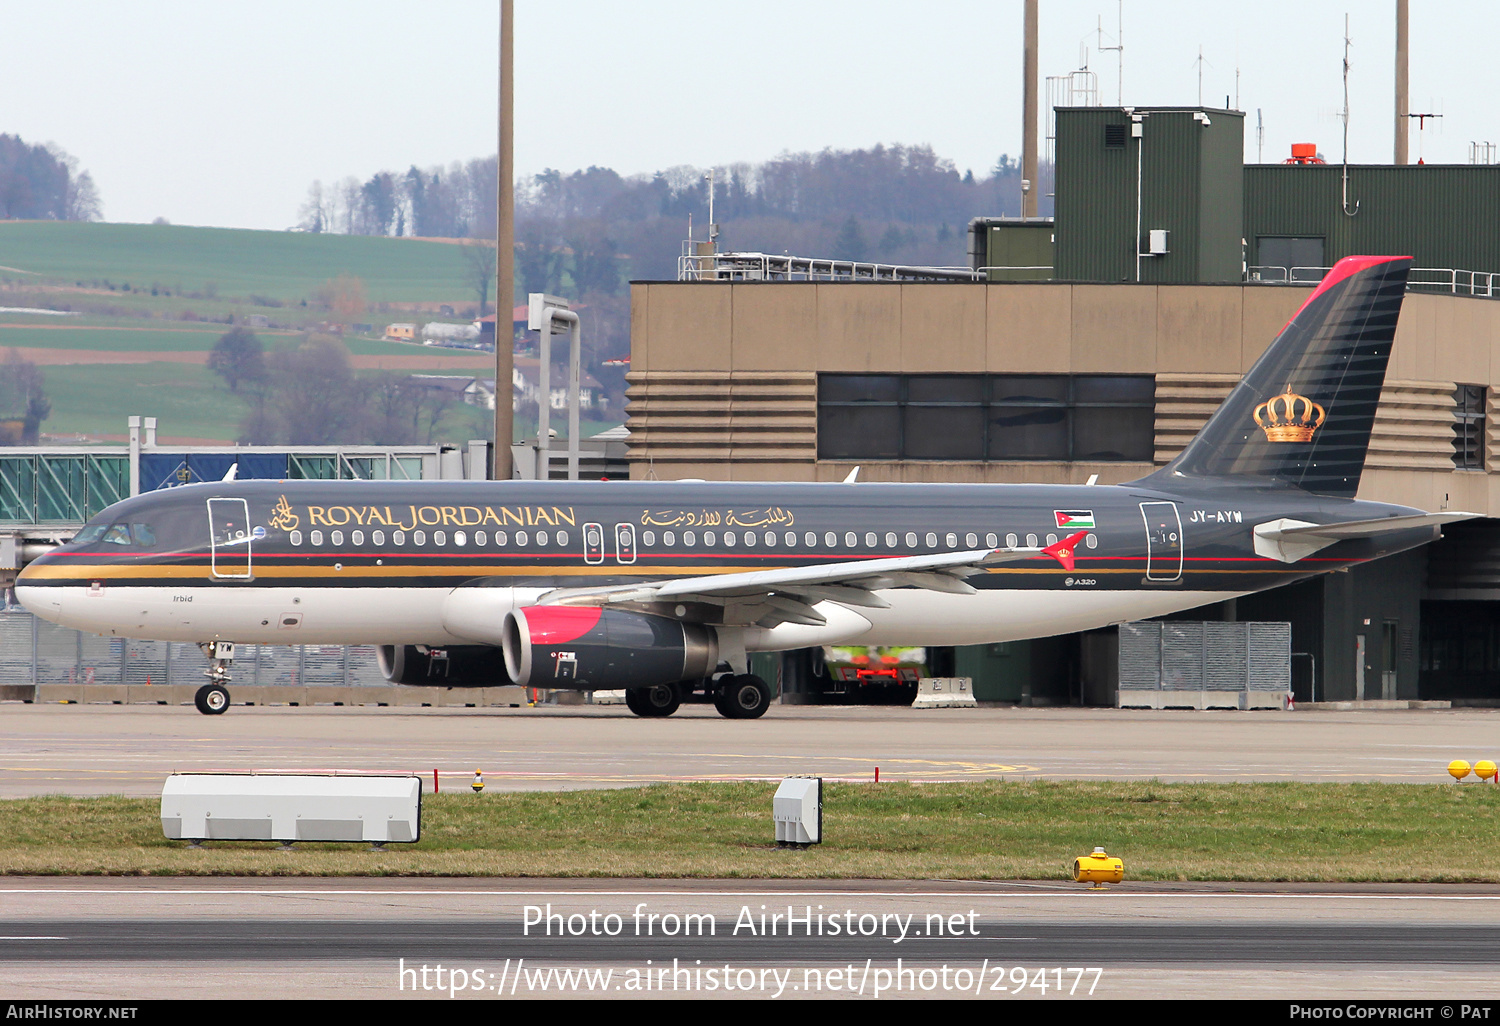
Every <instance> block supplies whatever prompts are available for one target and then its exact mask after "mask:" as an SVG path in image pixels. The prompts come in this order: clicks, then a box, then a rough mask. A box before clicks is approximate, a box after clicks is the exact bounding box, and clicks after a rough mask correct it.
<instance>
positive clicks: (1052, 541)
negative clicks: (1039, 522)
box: [1047, 534, 1057, 545]
mask: <svg viewBox="0 0 1500 1026" xmlns="http://www.w3.org/2000/svg"><path fill="white" fill-rule="evenodd" d="M1047 544H1048V545H1056V544H1057V535H1055V534H1049V535H1047Z"/></svg>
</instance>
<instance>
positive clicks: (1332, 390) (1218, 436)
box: [1141, 256, 1412, 498]
mask: <svg viewBox="0 0 1500 1026" xmlns="http://www.w3.org/2000/svg"><path fill="white" fill-rule="evenodd" d="M1411 265H1412V261H1411V258H1410V257H1390V256H1358V257H1345V258H1344V259H1343V260H1340V261H1339V262H1338V264H1337V265H1336V266H1335V267H1334V268H1333V269H1332V270H1331V271H1329V272H1328V275H1327V277H1325V278H1324V279H1323V282H1322V284H1320V285H1319V286H1318V287H1317V289H1316V290H1314V292H1313V294H1312V295H1311V296H1309V297H1308V299H1307V302H1305V303H1303V304H1302V309H1300V310H1298V311H1297V313H1296V315H1295V316H1293V317H1292V319H1291V320H1290V321H1288V322H1287V324H1286V327H1284V328H1282V329H1281V334H1279V335H1278V336H1276V341H1274V342H1273V343H1271V346H1270V348H1269V349H1267V350H1266V351H1265V353H1264V354H1262V355H1261V358H1260V359H1259V360H1257V361H1256V362H1255V365H1254V366H1253V367H1251V368H1250V371H1249V373H1247V374H1246V375H1245V376H1244V378H1242V379H1241V380H1240V383H1239V384H1238V385H1236V386H1235V388H1234V391H1232V392H1231V393H1230V394H1229V397H1228V398H1227V399H1225V400H1224V402H1223V404H1222V405H1221V406H1220V407H1219V409H1218V410H1217V411H1216V412H1215V413H1214V415H1213V416H1212V417H1210V418H1209V421H1208V423H1207V424H1205V425H1204V426H1203V430H1202V431H1200V432H1198V434H1197V436H1196V437H1194V438H1193V440H1192V441H1191V442H1189V443H1188V446H1187V448H1186V449H1184V450H1183V451H1182V452H1181V453H1180V454H1179V455H1178V456H1177V458H1176V459H1174V460H1172V462H1170V463H1168V464H1167V465H1166V466H1165V467H1163V468H1162V469H1160V470H1158V471H1156V472H1155V473H1154V474H1151V475H1150V476H1149V477H1146V478H1144V479H1142V482H1141V483H1143V484H1147V483H1149V484H1150V485H1152V486H1155V487H1159V488H1162V489H1165V490H1176V489H1181V488H1183V487H1191V486H1192V484H1193V482H1194V480H1195V479H1211V480H1213V482H1214V483H1215V484H1216V485H1223V484H1234V483H1238V484H1246V485H1254V486H1260V487H1289V488H1300V489H1302V490H1304V491H1308V492H1313V493H1315V494H1318V495H1331V496H1339V497H1346V498H1353V496H1354V494H1355V492H1356V491H1358V490H1359V479H1360V476H1361V474H1363V472H1364V466H1365V453H1366V451H1367V450H1368V449H1369V446H1370V429H1371V427H1372V426H1373V425H1374V422H1375V408H1376V407H1377V406H1378V405H1379V403H1380V389H1381V386H1382V385H1383V384H1384V383H1385V371H1386V365H1387V363H1388V362H1389V360H1390V355H1391V343H1392V342H1393V340H1394V339H1395V335H1396V319H1397V317H1398V316H1399V315H1400V313H1401V300H1402V297H1403V296H1404V295H1405V293H1406V275H1407V272H1408V271H1409V270H1410V269H1411ZM1204 483H1205V484H1206V483H1208V482H1207V480H1205V481H1204Z"/></svg>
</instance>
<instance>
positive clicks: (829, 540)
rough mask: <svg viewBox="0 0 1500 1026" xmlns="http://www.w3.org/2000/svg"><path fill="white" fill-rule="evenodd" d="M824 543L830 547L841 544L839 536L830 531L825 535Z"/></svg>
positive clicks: (834, 547) (833, 547)
mask: <svg viewBox="0 0 1500 1026" xmlns="http://www.w3.org/2000/svg"><path fill="white" fill-rule="evenodd" d="M823 544H824V545H827V546H828V547H829V548H830V549H836V548H838V546H839V536H838V535H836V534H834V533H833V532H832V531H829V532H828V533H826V534H825V535H823Z"/></svg>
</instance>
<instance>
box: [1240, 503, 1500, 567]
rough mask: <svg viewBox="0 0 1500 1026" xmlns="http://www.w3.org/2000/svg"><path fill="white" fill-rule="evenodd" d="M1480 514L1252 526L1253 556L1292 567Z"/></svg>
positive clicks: (1420, 514) (1471, 518)
mask: <svg viewBox="0 0 1500 1026" xmlns="http://www.w3.org/2000/svg"><path fill="white" fill-rule="evenodd" d="M1483 515H1484V514H1482V513H1418V514H1414V515H1412V516H1407V517H1381V518H1379V519H1377V520H1346V521H1343V522H1342V523H1334V524H1312V523H1308V522H1307V521H1306V520H1291V519H1281V520H1272V521H1269V522H1267V523H1264V524H1256V525H1255V554H1256V555H1258V556H1262V557H1264V558H1266V559H1275V560H1279V561H1280V562H1283V563H1295V562H1297V561H1298V560H1299V559H1306V558H1307V557H1308V556H1311V555H1312V554H1313V553H1315V552H1318V551H1320V550H1322V549H1326V548H1327V547H1328V546H1330V545H1332V544H1334V543H1335V542H1341V541H1344V540H1345V539H1347V538H1371V537H1374V536H1375V535H1380V534H1387V533H1389V532H1391V531H1408V530H1411V529H1412V528H1415V527H1440V526H1442V525H1443V524H1451V523H1454V522H1455V521H1459V520H1473V519H1474V518H1475V517H1481V516H1483Z"/></svg>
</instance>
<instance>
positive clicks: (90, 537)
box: [73, 524, 109, 545]
mask: <svg viewBox="0 0 1500 1026" xmlns="http://www.w3.org/2000/svg"><path fill="white" fill-rule="evenodd" d="M108 526H109V525H108V524H89V525H88V526H87V527H85V528H84V529H83V530H81V531H79V532H78V533H77V534H75V535H74V536H73V543H74V544H75V545H79V544H88V543H89V542H96V541H98V540H99V539H100V538H101V537H102V536H103V535H104V529H105V528H106V527H108Z"/></svg>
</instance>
